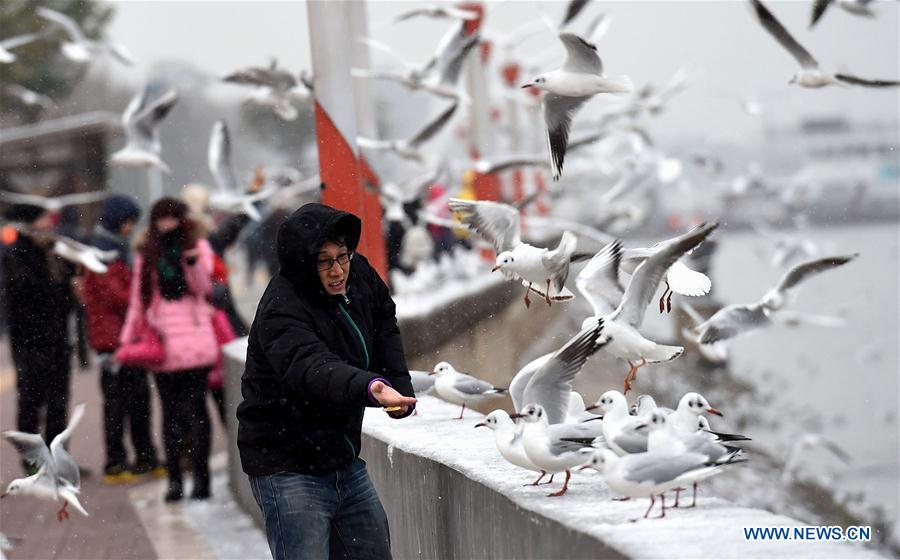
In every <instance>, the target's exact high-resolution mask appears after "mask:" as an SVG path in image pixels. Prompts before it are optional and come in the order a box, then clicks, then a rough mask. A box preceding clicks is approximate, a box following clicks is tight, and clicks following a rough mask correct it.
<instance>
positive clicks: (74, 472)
mask: <svg viewBox="0 0 900 560" xmlns="http://www.w3.org/2000/svg"><path fill="white" fill-rule="evenodd" d="M84 408H85V405H84V403H82V404H79V405H78V406H76V407H75V409H74V410H73V411H72V418H71V419H70V420H69V425H68V426H66V429H65V430H63V431H62V432H60V433H59V434H58V435H57V436H56V437H54V438H53V441H52V442H50V447H49V449H48V448H47V444H46V443H45V442H44V440H43V438H41V436H40V435H38V434H26V433H24V432H17V431H12V430H10V431H6V432H3V434H2V435H3V437H4V438H5V439H6V440H7V441H9V442H10V443H12V444H13V445H14V446H15V447H16V449H18V451H19V453H20V454H21V455H22V457H23V458H24V459H25V460H26V461H28V462H29V463H32V464H34V465H37V466H38V467H39V469H38V472H37V473H36V474H34V475H32V476H29V477H26V478H19V479H16V480H13V481H12V482H10V483H9V486H8V487H7V488H6V492H4V493H3V494H2V495H0V497H5V496H8V495H13V496H14V495H17V494H22V495H26V496H28V495H30V496H34V497H36V498H41V499H45V500H53V501H58V500H59V498H62V499H63V505H62V507H61V508H60V509H59V511H57V512H56V519H57V521H62V520H63V518H65V519H68V518H69V512H68V510H67V508H68V505H69V504H70V503H71V504H72V506H74V507H75V509H77V510H78V511H79V512H80V513H81V514H82V515H85V516H87V515H88V512H87V511H85V509H84V508H83V507H82V506H81V502H79V501H78V494H79V493H80V492H81V473H80V472H79V471H78V465H77V464H76V463H75V459H74V458H73V457H72V456H71V455H70V454H69V452H68V451H66V449H65V444H66V443H67V442H68V440H69V438H70V437H71V435H72V432H73V431H74V430H75V427H76V426H78V422H79V421H80V420H81V417H82V415H84Z"/></svg>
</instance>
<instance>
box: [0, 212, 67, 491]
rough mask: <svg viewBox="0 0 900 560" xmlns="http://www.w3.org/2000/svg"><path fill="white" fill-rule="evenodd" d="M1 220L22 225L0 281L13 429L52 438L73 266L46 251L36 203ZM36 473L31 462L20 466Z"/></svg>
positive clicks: (45, 222)
mask: <svg viewBox="0 0 900 560" xmlns="http://www.w3.org/2000/svg"><path fill="white" fill-rule="evenodd" d="M5 217H6V219H7V220H9V221H11V222H17V223H19V224H23V225H25V226H26V227H27V228H28V230H29V232H33V233H22V232H19V234H18V236H17V239H16V240H15V241H14V242H13V243H12V244H11V245H9V246H7V247H6V249H5V250H4V251H3V266H2V267H0V268H2V269H3V276H4V277H3V279H2V280H3V284H4V288H5V294H6V298H7V301H6V309H7V320H8V323H9V342H10V346H11V349H12V358H13V363H14V364H15V368H16V390H17V392H18V401H17V406H18V409H17V418H16V428H17V429H18V430H19V431H20V432H25V433H29V434H38V433H41V431H42V430H41V425H40V424H41V417H43V418H44V429H43V434H44V439H45V441H48V442H49V441H53V438H54V437H56V435H57V434H59V433H60V432H62V431H63V430H64V429H65V427H66V422H67V413H68V402H69V380H70V377H71V364H70V361H71V355H72V348H71V345H70V341H69V325H68V319H69V315H70V313H71V312H72V309H73V306H74V304H75V298H74V295H73V293H72V275H73V269H72V267H71V265H69V263H67V262H66V261H64V260H62V259H61V258H59V257H57V256H56V255H53V254H52V253H51V252H50V248H51V246H52V241H50V240H49V238H48V239H47V240H43V239H41V233H51V232H53V229H54V227H55V223H54V219H53V216H52V214H51V213H50V212H47V211H46V210H44V209H43V208H41V207H39V206H31V205H27V204H17V205H14V206H11V207H10V208H9V209H8V210H7V212H6V216H5ZM23 466H24V467H25V470H26V471H28V472H30V473H32V471H36V467H35V466H34V465H27V464H25V465H23Z"/></svg>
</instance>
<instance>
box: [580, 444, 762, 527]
mask: <svg viewBox="0 0 900 560" xmlns="http://www.w3.org/2000/svg"><path fill="white" fill-rule="evenodd" d="M744 461H745V459H737V460H735V459H733V458H731V459H729V460H727V461H723V462H721V463H712V462H708V461H706V460H705V457H704V455H701V454H699V453H684V454H681V455H667V454H662V453H649V452H647V453H635V454H632V455H625V456H623V457H619V456H617V455H616V454H615V453H613V452H612V451H609V450H608V449H600V450H597V451H594V452H593V455H592V456H591V460H590V462H589V463H588V464H587V466H588V467H590V468H593V469H594V470H596V471H598V472H600V474H602V475H603V477H604V479H605V480H606V483H607V484H608V485H609V487H610V488H611V489H613V490H615V491H616V492H618V493H619V494H621V495H623V496H627V497H628V498H650V507H648V508H647V511H646V513H644V516H643V517H644V519H647V516H648V515H650V511H652V509H653V506H654V504H655V502H656V496H659V497H660V499H661V500H662V504H661V505H662V508H661V510H660V511H661V513H660V515H659V516H658V517H665V516H666V497H665V492H667V491H669V490H672V489H673V488H677V487H680V486H683V485H686V484H688V483H693V482H695V481H697V480H702V479H704V478H708V477H710V476H713V475H715V474H718V473H719V472H721V469H722V468H723V467H725V466H726V465H731V464H735V463H741V462H744ZM631 521H632V522H634V521H637V519H632V520H631Z"/></svg>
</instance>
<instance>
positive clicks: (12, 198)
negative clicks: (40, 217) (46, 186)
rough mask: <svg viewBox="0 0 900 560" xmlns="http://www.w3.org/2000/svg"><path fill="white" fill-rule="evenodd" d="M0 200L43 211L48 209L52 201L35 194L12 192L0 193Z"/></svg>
mask: <svg viewBox="0 0 900 560" xmlns="http://www.w3.org/2000/svg"><path fill="white" fill-rule="evenodd" d="M0 200H3V201H5V202H11V203H13V204H30V205H32V206H40V207H41V208H44V209H50V207H51V206H52V202H51V200H52V199H49V198H47V197H44V196H40V195H36V194H27V193H17V192H12V191H0Z"/></svg>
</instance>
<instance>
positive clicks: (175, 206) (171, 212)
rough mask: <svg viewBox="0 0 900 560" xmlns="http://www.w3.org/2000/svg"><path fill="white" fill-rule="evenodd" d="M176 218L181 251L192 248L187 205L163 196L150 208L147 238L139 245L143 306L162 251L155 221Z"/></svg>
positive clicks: (194, 239) (193, 240) (194, 236)
mask: <svg viewBox="0 0 900 560" xmlns="http://www.w3.org/2000/svg"><path fill="white" fill-rule="evenodd" d="M170 217H171V218H177V219H178V229H180V230H181V251H182V252H184V251H185V250H186V249H193V248H194V246H195V245H196V244H197V233H196V229H195V227H194V222H192V221H191V220H190V218H188V207H187V205H186V204H185V203H183V202H181V201H180V200H178V199H176V198H170V197H165V198H161V199H159V200H157V201H156V204H154V205H153V208H151V209H150V227H149V228H147V239H146V240H145V241H144V245H143V247H141V256H142V257H143V259H144V262H143V264H142V265H141V302H142V303H143V304H144V308H145V309H146V308H147V307H149V306H150V301H151V300H152V299H153V278H154V277H153V272H154V271H155V270H156V262H157V261H158V260H159V257H160V255H161V254H162V251H163V246H162V235H161V234H160V233H159V231H158V230H157V229H156V221H157V220H159V219H160V218H170Z"/></svg>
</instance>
